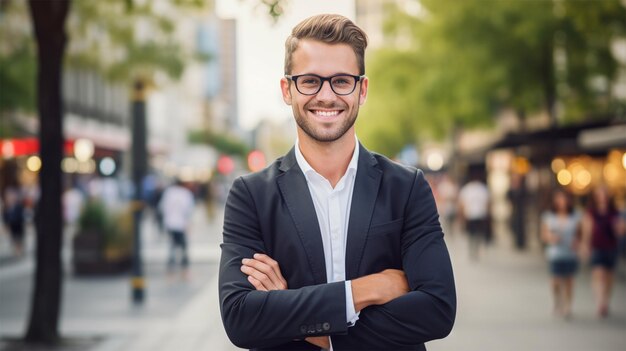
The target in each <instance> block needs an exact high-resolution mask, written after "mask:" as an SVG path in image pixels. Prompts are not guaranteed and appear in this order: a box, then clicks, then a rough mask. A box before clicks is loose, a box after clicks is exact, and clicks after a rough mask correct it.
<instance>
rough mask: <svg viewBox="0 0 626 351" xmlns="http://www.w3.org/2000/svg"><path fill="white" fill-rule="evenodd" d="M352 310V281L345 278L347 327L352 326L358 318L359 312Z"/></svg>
mask: <svg viewBox="0 0 626 351" xmlns="http://www.w3.org/2000/svg"><path fill="white" fill-rule="evenodd" d="M360 313H361V312H356V311H355V310H354V300H353V299H352V281H351V280H346V322H347V323H348V327H353V326H354V325H355V324H356V321H357V320H359V314H360Z"/></svg>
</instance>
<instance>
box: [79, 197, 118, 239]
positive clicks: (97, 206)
mask: <svg viewBox="0 0 626 351" xmlns="http://www.w3.org/2000/svg"><path fill="white" fill-rule="evenodd" d="M112 223H113V222H112V221H111V219H110V218H109V213H108V211H107V209H106V207H105V205H104V203H103V202H102V201H99V200H89V201H88V202H87V203H86V204H85V207H84V208H83V210H82V211H81V214H80V217H79V218H78V225H79V228H80V231H84V232H89V231H107V230H109V229H111V226H112Z"/></svg>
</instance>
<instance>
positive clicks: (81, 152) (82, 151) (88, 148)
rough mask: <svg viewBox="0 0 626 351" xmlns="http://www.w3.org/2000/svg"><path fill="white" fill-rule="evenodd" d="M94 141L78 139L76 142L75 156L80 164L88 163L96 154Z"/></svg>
mask: <svg viewBox="0 0 626 351" xmlns="http://www.w3.org/2000/svg"><path fill="white" fill-rule="evenodd" d="M94 149H95V147H94V145H93V141H91V140H89V139H77V140H76V141H75V142H74V156H75V157H76V159H77V160H78V161H80V162H87V161H89V159H91V157H92V156H93V153H94Z"/></svg>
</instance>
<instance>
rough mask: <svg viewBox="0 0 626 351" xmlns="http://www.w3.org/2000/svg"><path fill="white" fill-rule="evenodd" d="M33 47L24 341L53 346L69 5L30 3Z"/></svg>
mask: <svg viewBox="0 0 626 351" xmlns="http://www.w3.org/2000/svg"><path fill="white" fill-rule="evenodd" d="M29 5H30V12H31V16H32V22H33V28H34V32H35V38H36V42H37V49H38V53H37V64H38V72H37V109H38V112H39V119H40V127H39V142H40V156H41V163H42V165H41V172H40V174H39V186H40V189H41V197H40V199H39V203H38V205H37V211H36V217H35V223H36V231H37V256H36V258H37V263H36V270H35V280H34V290H33V295H32V304H31V315H30V321H29V323H28V330H27V332H26V336H25V340H26V341H27V342H33V343H44V344H54V343H56V342H58V340H59V311H60V308H61V279H62V276H61V240H62V236H61V233H62V222H61V218H62V216H61V176H62V173H61V160H62V157H63V103H62V100H61V92H62V85H61V78H62V70H63V69H62V65H63V55H64V51H65V43H66V34H65V27H64V26H65V19H66V17H67V14H68V12H69V5H70V4H69V0H55V1H38V0H30V1H29Z"/></svg>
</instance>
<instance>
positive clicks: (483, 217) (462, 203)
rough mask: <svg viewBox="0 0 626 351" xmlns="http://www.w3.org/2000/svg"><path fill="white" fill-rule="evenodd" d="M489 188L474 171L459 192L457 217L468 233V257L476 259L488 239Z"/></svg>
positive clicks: (489, 218) (489, 219) (489, 224)
mask: <svg viewBox="0 0 626 351" xmlns="http://www.w3.org/2000/svg"><path fill="white" fill-rule="evenodd" d="M489 207H490V199H489V190H488V189H487V186H486V185H485V183H484V182H483V181H482V180H481V177H480V175H479V174H478V173H477V172H476V171H474V172H471V173H470V181H469V182H468V183H466V184H465V185H463V187H462V188H461V191H460V192H459V219H460V221H461V223H463V224H464V227H465V231H466V232H467V234H468V235H469V248H470V258H471V259H473V260H475V259H478V255H479V250H480V247H481V246H482V245H483V244H485V245H486V244H487V243H489V241H490V237H491V234H490V230H491V223H490V222H491V216H490V210H489Z"/></svg>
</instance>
